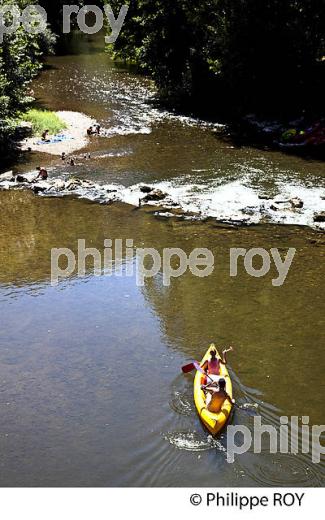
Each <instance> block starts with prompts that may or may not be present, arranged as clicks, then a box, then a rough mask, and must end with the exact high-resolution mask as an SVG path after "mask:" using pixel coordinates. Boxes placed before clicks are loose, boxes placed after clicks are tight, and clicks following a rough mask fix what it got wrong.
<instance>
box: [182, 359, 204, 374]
mask: <svg viewBox="0 0 325 520" xmlns="http://www.w3.org/2000/svg"><path fill="white" fill-rule="evenodd" d="M193 370H198V371H199V372H201V374H203V375H204V376H205V375H206V373H205V372H204V370H203V368H202V367H201V365H200V363H198V361H193V363H190V364H189V365H185V366H184V367H182V371H183V372H184V374H189V372H193Z"/></svg>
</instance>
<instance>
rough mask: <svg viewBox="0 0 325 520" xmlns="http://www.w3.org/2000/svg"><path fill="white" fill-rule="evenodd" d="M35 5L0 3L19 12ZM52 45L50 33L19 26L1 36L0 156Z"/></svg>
mask: <svg viewBox="0 0 325 520" xmlns="http://www.w3.org/2000/svg"><path fill="white" fill-rule="evenodd" d="M35 3H36V2H35V1H30V2H27V1H26V0H21V1H18V2H17V0H15V1H14V0H2V5H5V4H6V5H13V4H15V5H18V6H19V7H20V8H21V9H23V8H24V7H26V6H27V5H32V4H35ZM53 43H54V39H53V35H52V34H51V32H50V30H46V31H43V32H42V33H41V34H30V33H28V32H26V31H25V30H24V28H23V27H22V26H21V27H20V28H19V29H17V30H16V31H15V32H14V33H12V34H4V37H3V43H2V44H0V153H2V154H4V152H5V151H6V150H7V149H8V144H9V143H10V142H11V138H12V137H13V134H14V131H15V124H14V118H15V117H16V116H17V113H18V112H19V111H22V110H24V109H25V108H26V106H27V103H28V101H30V98H29V97H28V95H27V93H28V86H29V84H30V83H31V81H32V80H33V79H34V78H35V76H36V75H37V74H38V73H39V71H40V70H41V67H42V56H43V55H44V53H48V52H49V51H50V50H51V47H52V45H53Z"/></svg>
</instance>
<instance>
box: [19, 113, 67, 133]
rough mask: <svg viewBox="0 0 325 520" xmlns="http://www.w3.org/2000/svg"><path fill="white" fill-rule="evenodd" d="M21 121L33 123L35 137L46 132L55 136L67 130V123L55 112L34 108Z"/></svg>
mask: <svg viewBox="0 0 325 520" xmlns="http://www.w3.org/2000/svg"><path fill="white" fill-rule="evenodd" d="M21 121H25V122H27V123H31V125H32V129H33V135H34V136H40V135H41V134H42V133H43V132H44V131H45V130H48V131H49V133H50V135H55V134H58V133H59V132H61V131H62V130H64V129H66V128H67V125H66V123H65V122H64V121H63V120H62V119H60V118H59V117H58V115H57V114H56V113H55V112H50V111H47V110H37V109H35V108H32V109H31V110H29V111H28V112H26V114H24V115H23V116H22V117H21Z"/></svg>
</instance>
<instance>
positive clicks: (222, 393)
mask: <svg viewBox="0 0 325 520" xmlns="http://www.w3.org/2000/svg"><path fill="white" fill-rule="evenodd" d="M202 390H204V391H206V392H207V397H206V405H207V410H208V411H209V412H212V413H219V412H220V410H221V409H222V405H223V403H224V402H225V401H226V400H228V401H229V402H230V403H232V404H235V400H234V399H232V398H231V397H230V395H229V394H228V392H227V391H226V380H225V379H224V378H221V379H219V382H218V384H216V383H212V384H209V385H207V386H204V385H202Z"/></svg>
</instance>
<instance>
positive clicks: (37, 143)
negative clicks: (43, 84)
mask: <svg viewBox="0 0 325 520" xmlns="http://www.w3.org/2000/svg"><path fill="white" fill-rule="evenodd" d="M56 114H57V116H58V117H59V118H60V119H62V121H64V122H65V124H66V125H67V128H66V129H65V130H62V132H60V135H63V136H64V140H63V141H59V142H57V143H46V144H43V143H41V138H40V137H30V138H27V139H24V140H23V141H22V145H21V147H22V150H28V149H29V148H30V149H31V150H32V151H33V152H43V153H47V154H50V155H61V154H62V152H65V153H66V154H67V155H68V154H71V153H73V152H75V151H77V150H81V149H82V148H84V147H85V146H87V144H88V142H89V138H88V136H87V128H89V127H90V126H91V125H94V124H95V123H96V121H95V120H93V119H91V118H90V117H88V116H86V115H85V114H82V113H80V112H69V111H60V112H56ZM52 137H54V136H50V138H52Z"/></svg>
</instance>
